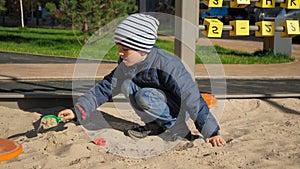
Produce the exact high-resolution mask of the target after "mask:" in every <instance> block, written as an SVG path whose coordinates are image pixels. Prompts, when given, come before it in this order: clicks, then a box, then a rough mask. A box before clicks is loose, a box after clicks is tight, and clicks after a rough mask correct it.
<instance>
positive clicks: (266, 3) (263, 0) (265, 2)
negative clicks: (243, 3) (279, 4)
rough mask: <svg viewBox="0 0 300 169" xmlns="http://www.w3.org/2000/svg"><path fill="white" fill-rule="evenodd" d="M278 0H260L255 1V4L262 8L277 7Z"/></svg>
mask: <svg viewBox="0 0 300 169" xmlns="http://www.w3.org/2000/svg"><path fill="white" fill-rule="evenodd" d="M275 3H276V0H259V1H258V2H255V6H257V7H260V8H275Z"/></svg>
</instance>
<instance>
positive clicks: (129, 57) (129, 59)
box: [118, 44, 145, 66]
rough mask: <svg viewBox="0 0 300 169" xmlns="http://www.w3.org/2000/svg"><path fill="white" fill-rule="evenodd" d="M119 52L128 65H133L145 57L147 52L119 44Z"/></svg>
mask: <svg viewBox="0 0 300 169" xmlns="http://www.w3.org/2000/svg"><path fill="white" fill-rule="evenodd" d="M118 48H119V51H118V54H119V56H120V57H121V58H122V59H123V62H124V64H125V65H126V66H132V65H134V64H136V63H138V62H140V61H142V60H144V59H145V54H144V53H141V52H138V51H136V50H133V49H130V48H128V47H125V46H123V45H120V44H118Z"/></svg>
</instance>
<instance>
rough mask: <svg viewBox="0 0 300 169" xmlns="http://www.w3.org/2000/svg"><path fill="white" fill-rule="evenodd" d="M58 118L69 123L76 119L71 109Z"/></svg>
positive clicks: (63, 111)
mask: <svg viewBox="0 0 300 169" xmlns="http://www.w3.org/2000/svg"><path fill="white" fill-rule="evenodd" d="M58 117H60V118H61V119H62V121H63V122H68V121H70V120H72V119H75V117H76V116H75V113H74V112H73V110H71V109H65V110H62V111H60V112H59V113H58Z"/></svg>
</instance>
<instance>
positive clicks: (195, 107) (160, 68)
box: [74, 47, 220, 138]
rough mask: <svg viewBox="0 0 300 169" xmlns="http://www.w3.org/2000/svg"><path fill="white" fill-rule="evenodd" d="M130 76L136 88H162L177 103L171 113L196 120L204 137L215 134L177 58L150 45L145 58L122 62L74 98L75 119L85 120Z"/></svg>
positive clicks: (215, 128) (210, 118)
mask: <svg viewBox="0 0 300 169" xmlns="http://www.w3.org/2000/svg"><path fill="white" fill-rule="evenodd" d="M126 79H132V81H133V82H135V84H137V85H138V86H139V87H141V88H143V87H150V88H156V89H160V90H162V91H164V93H165V94H166V95H168V96H171V97H169V98H173V100H174V101H175V102H176V103H177V105H180V106H179V107H180V108H179V109H178V110H173V111H172V116H175V117H176V116H178V115H183V114H184V115H185V113H186V112H188V113H189V115H190V117H191V118H192V119H193V120H194V121H196V122H195V124H196V127H197V129H198V130H199V132H201V134H202V135H203V136H204V137H205V138H208V137H211V136H214V135H216V134H217V132H218V130H219V129H220V128H219V125H218V123H217V121H216V119H215V118H214V116H213V115H212V114H211V112H210V111H209V109H208V107H207V104H206V103H205V101H204V100H203V99H202V97H201V95H200V93H199V90H198V86H197V85H196V83H195V82H194V80H193V79H192V77H191V75H190V73H189V72H188V71H187V70H186V68H185V67H184V65H183V63H182V62H181V60H180V59H179V58H177V57H175V56H173V55H171V54H168V53H166V52H164V51H163V50H161V49H159V48H157V47H153V48H152V50H151V52H150V53H149V54H148V56H147V57H146V59H145V60H143V61H141V62H139V63H137V64H135V65H133V66H130V67H127V66H125V64H124V63H123V62H119V64H118V66H117V67H116V68H115V69H114V70H113V71H112V72H111V73H110V74H108V75H106V76H105V77H104V79H103V80H102V81H101V82H100V83H97V84H96V85H95V86H94V87H93V88H92V89H91V90H90V91H89V92H87V93H86V94H84V95H83V96H81V97H79V98H78V101H77V103H76V104H75V106H74V111H75V113H76V115H77V118H78V120H85V119H86V118H87V117H88V116H89V115H90V113H91V112H93V111H94V110H96V109H97V108H98V107H99V106H100V105H102V104H103V103H105V102H106V101H108V100H109V99H110V98H111V97H113V96H115V95H117V94H119V93H120V92H121V85H122V82H123V81H124V80H126Z"/></svg>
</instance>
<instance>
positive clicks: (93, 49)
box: [0, 27, 293, 64]
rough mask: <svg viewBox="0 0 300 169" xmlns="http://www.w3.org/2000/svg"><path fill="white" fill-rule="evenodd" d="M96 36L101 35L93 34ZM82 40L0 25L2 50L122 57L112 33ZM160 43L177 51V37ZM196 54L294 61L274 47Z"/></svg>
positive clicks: (212, 59) (67, 33) (210, 59)
mask: <svg viewBox="0 0 300 169" xmlns="http://www.w3.org/2000/svg"><path fill="white" fill-rule="evenodd" d="M92 38H97V37H94V36H93V37H92ZM92 38H91V40H92ZM79 41H81V42H82V41H83V35H82V34H81V33H80V31H73V30H60V29H44V28H16V27H14V28H8V27H0V51H10V52H21V53H32V54H41V55H51V56H65V57H80V58H92V59H103V60H113V61H116V60H117V59H118V56H117V51H118V49H117V47H116V46H115V45H114V42H113V35H112V34H108V35H106V36H104V38H103V37H102V38H101V40H100V41H99V40H95V42H94V43H89V45H85V46H84V47H82V46H81V45H80V44H79V43H78V42H79ZM156 46H158V47H160V48H162V49H163V50H165V51H167V52H169V53H173V51H174V42H173V41H168V40H161V39H158V40H157V42H156ZM196 54H197V55H196V63H198V64H201V63H206V64H212V63H223V64H270V63H286V62H291V61H293V59H291V58H289V57H288V56H286V55H281V54H279V55H274V54H273V52H272V51H258V52H255V53H248V52H241V51H237V50H231V49H225V48H222V47H220V46H197V48H196Z"/></svg>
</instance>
